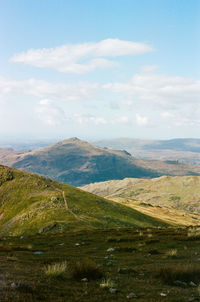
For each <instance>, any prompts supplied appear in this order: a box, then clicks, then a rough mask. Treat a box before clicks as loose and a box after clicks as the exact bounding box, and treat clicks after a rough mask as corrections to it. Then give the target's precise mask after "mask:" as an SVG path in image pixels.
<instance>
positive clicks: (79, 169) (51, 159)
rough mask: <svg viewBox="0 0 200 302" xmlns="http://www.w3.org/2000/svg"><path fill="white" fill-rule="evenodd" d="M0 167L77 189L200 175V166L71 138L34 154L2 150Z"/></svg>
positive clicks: (32, 152)
mask: <svg viewBox="0 0 200 302" xmlns="http://www.w3.org/2000/svg"><path fill="white" fill-rule="evenodd" d="M0 164H3V165H7V166H10V167H14V168H17V169H21V170H25V171H29V172H34V173H38V174H41V175H44V176H46V177H50V178H52V179H53V180H57V181H60V182H64V183H68V184H71V185H74V186H81V185H84V184H89V183H94V182H100V181H105V180H111V179H123V178H125V177H134V178H154V177H158V176H162V175H173V176H176V175H179V176H182V175H200V166H192V165H183V164H179V163H177V162H176V161H168V162H162V161H157V160H154V161H153V160H152V161H145V160H138V159H136V158H134V157H133V156H131V154H130V153H128V152H127V151H125V150H112V149H108V148H105V147H97V146H93V145H91V144H89V143H88V142H86V141H82V140H79V139H78V138H71V139H68V140H64V141H62V142H59V143H56V144H54V145H51V146H49V147H46V148H41V149H39V150H36V151H31V152H22V151H21V152H20V151H13V150H9V149H7V150H5V149H1V150H0Z"/></svg>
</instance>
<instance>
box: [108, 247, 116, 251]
mask: <svg viewBox="0 0 200 302" xmlns="http://www.w3.org/2000/svg"><path fill="white" fill-rule="evenodd" d="M114 250H115V249H114V248H113V247H110V248H108V249H107V252H114Z"/></svg>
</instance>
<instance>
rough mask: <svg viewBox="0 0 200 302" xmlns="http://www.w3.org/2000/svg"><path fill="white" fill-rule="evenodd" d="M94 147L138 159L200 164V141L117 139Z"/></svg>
mask: <svg viewBox="0 0 200 302" xmlns="http://www.w3.org/2000/svg"><path fill="white" fill-rule="evenodd" d="M93 144H94V145H96V146H100V147H108V148H112V149H118V150H123V149H125V150H127V151H128V152H130V153H131V154H132V155H134V156H135V157H136V158H140V159H148V160H152V159H157V160H178V161H179V162H181V163H184V164H197V165H199V164H200V139H193V138H184V139H183V138H177V139H171V140H141V139H131V138H116V139H107V140H106V139H105V140H100V141H94V142H93Z"/></svg>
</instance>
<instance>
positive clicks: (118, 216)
mask: <svg viewBox="0 0 200 302" xmlns="http://www.w3.org/2000/svg"><path fill="white" fill-rule="evenodd" d="M157 225H166V224H165V223H164V222H161V221H158V220H156V219H154V218H151V217H148V216H146V215H144V214H142V213H139V212H138V211H133V210H132V209H130V208H128V207H126V206H121V205H119V204H116V203H114V202H110V201H107V200H105V199H104V198H101V197H98V196H95V195H93V194H90V193H87V192H84V191H82V190H80V189H77V188H74V187H71V186H69V185H66V184H62V183H58V182H55V181H52V180H50V179H46V178H44V177H42V176H38V175H35V174H31V173H27V172H22V171H19V170H16V169H11V168H8V167H4V166H0V234H1V235H2V234H4V235H5V234H7V235H8V234H9V235H20V234H35V233H38V232H40V233H43V232H47V231H51V232H53V233H59V232H64V231H77V230H87V229H88V230H89V229H99V228H116V227H133V226H141V227H143V226H157Z"/></svg>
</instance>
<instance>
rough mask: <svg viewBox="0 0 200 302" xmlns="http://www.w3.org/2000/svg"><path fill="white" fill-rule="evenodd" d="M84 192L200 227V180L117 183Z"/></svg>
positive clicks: (158, 179) (132, 180)
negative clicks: (199, 224)
mask: <svg viewBox="0 0 200 302" xmlns="http://www.w3.org/2000/svg"><path fill="white" fill-rule="evenodd" d="M82 189H84V190H86V191H88V192H91V193H94V194H97V195H99V196H103V197H106V198H108V199H110V200H115V201H117V202H119V203H121V204H126V205H128V206H130V207H132V208H134V209H137V210H139V211H142V212H143V213H146V214H148V215H151V216H153V217H157V218H162V219H164V220H165V221H168V222H171V223H175V224H176V223H177V224H183V225H184V224H188V225H190V224H198V223H199V219H200V202H199V201H200V177H198V176H184V177H166V176H163V177H159V178H154V179H133V178H132V179H131V178H126V179H124V180H113V181H107V182H101V183H94V184H90V185H87V186H84V187H82Z"/></svg>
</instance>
